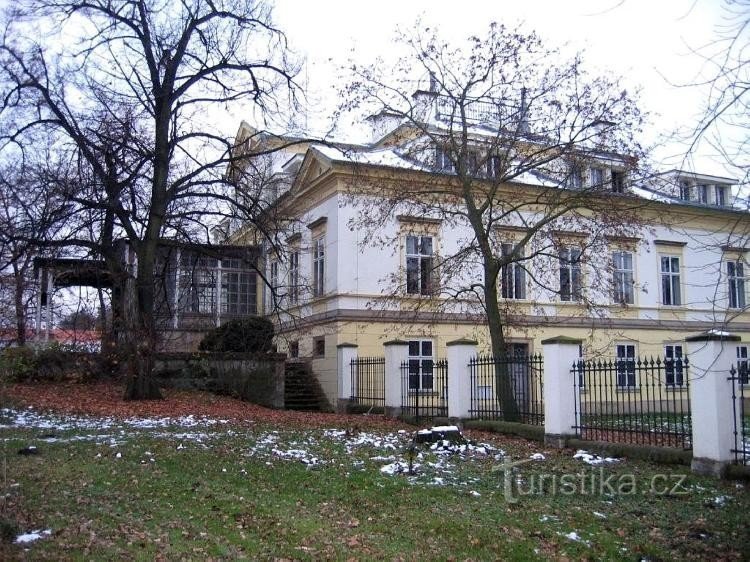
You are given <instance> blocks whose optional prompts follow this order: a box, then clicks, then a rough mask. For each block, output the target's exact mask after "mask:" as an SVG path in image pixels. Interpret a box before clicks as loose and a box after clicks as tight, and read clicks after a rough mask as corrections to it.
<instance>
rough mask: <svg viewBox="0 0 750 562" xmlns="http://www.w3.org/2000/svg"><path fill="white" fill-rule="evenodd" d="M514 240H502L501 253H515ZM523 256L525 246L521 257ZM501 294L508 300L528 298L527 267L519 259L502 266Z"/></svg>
mask: <svg viewBox="0 0 750 562" xmlns="http://www.w3.org/2000/svg"><path fill="white" fill-rule="evenodd" d="M515 247H516V244H515V243H514V242H502V243H501V244H500V253H501V255H502V256H508V255H510V254H512V253H513V251H514V249H515ZM520 256H523V248H521V249H520V251H519V257H520ZM499 281H500V296H501V298H504V299H508V300H526V269H525V268H524V267H523V265H522V264H521V263H519V262H518V261H512V262H510V263H508V264H506V265H504V266H502V268H500V280H499Z"/></svg>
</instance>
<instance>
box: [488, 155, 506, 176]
mask: <svg viewBox="0 0 750 562" xmlns="http://www.w3.org/2000/svg"><path fill="white" fill-rule="evenodd" d="M501 167H502V160H501V159H500V157H499V156H498V155H496V154H492V155H490V156H489V157H488V158H487V177H490V178H496V177H498V176H499V175H500V174H501V173H502V170H501Z"/></svg>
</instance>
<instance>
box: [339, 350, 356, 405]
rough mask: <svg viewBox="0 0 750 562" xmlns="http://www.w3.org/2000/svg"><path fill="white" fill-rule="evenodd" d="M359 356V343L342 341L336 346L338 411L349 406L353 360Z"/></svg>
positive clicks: (352, 393)
mask: <svg viewBox="0 0 750 562" xmlns="http://www.w3.org/2000/svg"><path fill="white" fill-rule="evenodd" d="M356 358H357V344H354V343H340V344H338V345H337V346H336V370H337V372H338V396H337V400H336V411H337V412H339V413H345V412H346V411H347V409H348V407H349V403H350V402H351V398H352V396H354V389H353V388H352V366H351V365H352V360H354V359H356Z"/></svg>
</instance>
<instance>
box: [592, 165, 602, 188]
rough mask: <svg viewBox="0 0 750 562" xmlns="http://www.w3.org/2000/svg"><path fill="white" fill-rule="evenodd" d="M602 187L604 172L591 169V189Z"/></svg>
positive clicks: (599, 169) (598, 169) (600, 169)
mask: <svg viewBox="0 0 750 562" xmlns="http://www.w3.org/2000/svg"><path fill="white" fill-rule="evenodd" d="M603 185H604V170H603V169H602V168H591V187H601V186H603Z"/></svg>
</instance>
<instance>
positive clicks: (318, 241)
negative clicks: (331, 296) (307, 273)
mask: <svg viewBox="0 0 750 562" xmlns="http://www.w3.org/2000/svg"><path fill="white" fill-rule="evenodd" d="M312 268H313V296H315V297H322V296H323V295H324V294H325V288H326V287H325V280H326V239H325V236H319V237H318V238H315V239H313V256H312Z"/></svg>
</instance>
